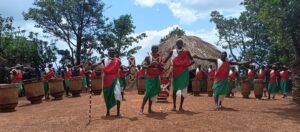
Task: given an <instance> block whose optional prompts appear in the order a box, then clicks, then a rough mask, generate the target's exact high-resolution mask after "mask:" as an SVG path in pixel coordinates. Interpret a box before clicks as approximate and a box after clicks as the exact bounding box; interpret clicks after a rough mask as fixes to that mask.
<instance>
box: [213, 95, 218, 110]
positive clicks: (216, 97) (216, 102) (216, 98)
mask: <svg viewBox="0 0 300 132" xmlns="http://www.w3.org/2000/svg"><path fill="white" fill-rule="evenodd" d="M214 100H215V105H216V109H217V110H218V100H219V98H218V96H214Z"/></svg>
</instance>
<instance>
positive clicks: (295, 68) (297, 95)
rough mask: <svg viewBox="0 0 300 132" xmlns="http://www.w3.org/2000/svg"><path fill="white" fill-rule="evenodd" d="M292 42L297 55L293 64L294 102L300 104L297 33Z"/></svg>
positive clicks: (299, 52) (299, 45) (299, 66)
mask: <svg viewBox="0 0 300 132" xmlns="http://www.w3.org/2000/svg"><path fill="white" fill-rule="evenodd" d="M292 40H293V45H294V49H295V53H296V57H295V61H294V64H293V100H294V101H295V102H296V103H297V104H300V42H299V38H298V37H297V35H296V34H295V33H293V32H292Z"/></svg>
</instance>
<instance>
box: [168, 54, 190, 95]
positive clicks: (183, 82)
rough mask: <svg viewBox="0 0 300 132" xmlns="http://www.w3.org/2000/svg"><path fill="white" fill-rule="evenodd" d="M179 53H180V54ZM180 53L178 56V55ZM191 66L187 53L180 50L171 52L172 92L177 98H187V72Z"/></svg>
mask: <svg viewBox="0 0 300 132" xmlns="http://www.w3.org/2000/svg"><path fill="white" fill-rule="evenodd" d="M180 52H181V53H180ZM179 53H180V54H179ZM190 64H191V60H190V57H189V52H188V51H187V50H184V49H182V51H180V50H178V49H174V50H173V54H172V66H173V69H172V76H173V87H174V89H173V92H175V93H176V94H177V95H178V96H180V95H181V96H183V97H186V96H187V88H188V85H189V70H188V67H189V66H190Z"/></svg>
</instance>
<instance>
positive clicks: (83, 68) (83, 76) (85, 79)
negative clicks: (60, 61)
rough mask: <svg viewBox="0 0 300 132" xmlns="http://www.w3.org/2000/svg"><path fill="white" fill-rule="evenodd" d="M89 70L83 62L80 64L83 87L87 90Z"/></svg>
mask: <svg viewBox="0 0 300 132" xmlns="http://www.w3.org/2000/svg"><path fill="white" fill-rule="evenodd" d="M86 73H87V71H86V70H85V67H84V66H83V64H81V65H80V68H79V76H80V77H81V78H82V82H81V83H82V88H84V89H85V92H87V77H86Z"/></svg>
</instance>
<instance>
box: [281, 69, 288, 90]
mask: <svg viewBox="0 0 300 132" xmlns="http://www.w3.org/2000/svg"><path fill="white" fill-rule="evenodd" d="M280 77H281V81H280V88H281V93H282V94H284V95H286V91H287V87H288V85H287V82H288V79H289V73H288V71H281V72H280Z"/></svg>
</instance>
